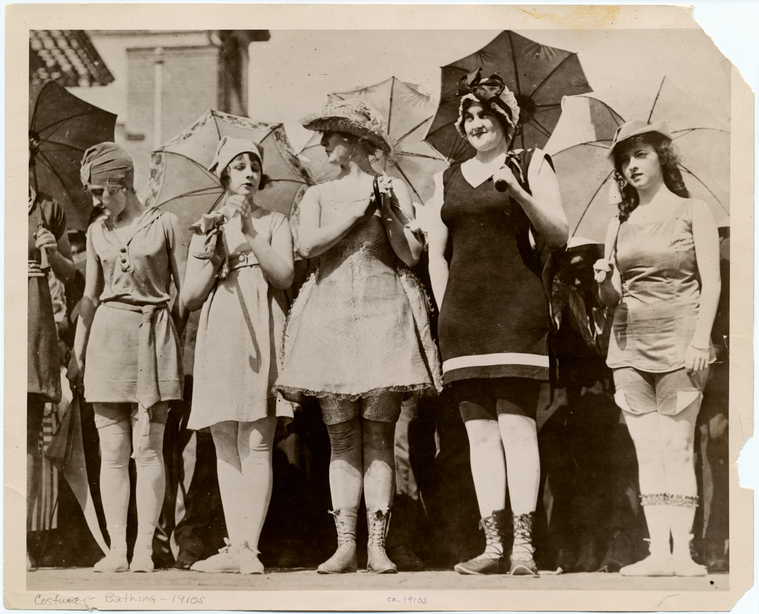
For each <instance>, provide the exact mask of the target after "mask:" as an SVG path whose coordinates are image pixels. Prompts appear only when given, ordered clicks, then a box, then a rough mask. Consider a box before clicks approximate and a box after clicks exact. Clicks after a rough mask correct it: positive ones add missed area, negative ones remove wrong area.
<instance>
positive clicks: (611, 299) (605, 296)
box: [593, 218, 622, 308]
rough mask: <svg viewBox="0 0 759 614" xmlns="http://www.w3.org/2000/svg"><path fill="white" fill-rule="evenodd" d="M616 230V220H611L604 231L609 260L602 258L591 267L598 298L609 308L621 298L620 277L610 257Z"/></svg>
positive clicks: (615, 304)
mask: <svg viewBox="0 0 759 614" xmlns="http://www.w3.org/2000/svg"><path fill="white" fill-rule="evenodd" d="M618 228H619V222H618V221H617V218H613V219H612V220H611V222H609V227H608V229H607V230H606V243H604V245H606V246H607V252H606V253H607V254H609V258H602V259H601V260H598V261H596V263H595V264H594V265H593V270H594V272H595V279H596V282H597V283H598V297H599V298H600V299H601V302H602V303H603V304H604V305H606V307H611V308H614V307H616V306H617V303H619V299H620V297H621V296H622V277H621V276H620V274H619V271H618V270H617V267H615V266H614V259H613V258H612V257H611V256H612V255H613V252H612V246H613V245H614V243H615V241H616V238H617V231H618Z"/></svg>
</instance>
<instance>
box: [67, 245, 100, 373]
mask: <svg viewBox="0 0 759 614" xmlns="http://www.w3.org/2000/svg"><path fill="white" fill-rule="evenodd" d="M89 239H90V237H88V241H87V268H86V273H87V274H86V277H85V284H84V296H82V300H81V301H80V303H79V319H78V321H77V325H76V335H75V337H74V358H75V359H76V362H77V364H78V365H79V371H80V372H81V373H84V358H85V356H86V353H87V343H88V342H89V339H90V329H91V327H92V320H93V319H94V317H95V311H96V310H97V307H98V305H99V303H100V300H99V299H100V295H101V293H102V292H103V287H104V286H105V280H104V278H103V269H102V268H101V266H100V261H99V260H98V257H97V255H96V254H95V251H94V249H93V248H92V241H91V240H89Z"/></svg>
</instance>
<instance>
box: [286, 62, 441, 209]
mask: <svg viewBox="0 0 759 614" xmlns="http://www.w3.org/2000/svg"><path fill="white" fill-rule="evenodd" d="M350 98H358V99H360V100H363V101H365V102H368V103H369V104H371V105H372V106H373V107H374V108H375V109H377V111H379V112H380V114H381V115H382V117H383V119H384V120H385V123H386V124H387V129H388V134H389V135H390V140H391V141H392V143H393V149H392V151H391V152H390V153H389V154H387V155H380V156H379V157H378V158H377V160H376V162H375V163H374V167H375V169H376V170H377V171H379V172H383V171H384V172H386V173H387V174H388V175H390V176H391V177H398V178H399V179H402V180H403V181H405V182H406V185H408V186H409V189H410V190H411V195H412V199H413V200H415V201H417V202H419V203H425V202H426V201H427V200H429V199H430V198H431V197H432V194H433V192H434V189H435V187H434V181H433V176H434V175H435V173H438V172H440V171H442V170H444V169H445V168H446V166H447V162H446V161H445V159H444V158H443V157H442V156H441V155H440V154H438V153H437V152H436V151H435V150H434V149H433V148H432V147H430V146H429V145H428V144H427V143H425V142H424V141H423V140H422V139H423V138H424V135H425V134H426V133H427V129H428V128H429V126H430V124H431V123H432V118H433V115H434V114H435V105H434V103H433V102H432V100H431V99H430V97H429V96H426V95H425V94H422V93H421V92H420V91H419V90H418V89H417V88H416V87H414V86H413V85H411V84H410V83H405V82H403V81H401V80H399V79H397V78H395V77H390V78H389V79H387V80H385V81H382V82H381V83H376V84H375V85H370V86H368V87H362V88H358V89H354V90H350V91H347V92H336V93H333V94H330V95H329V96H328V101H329V102H334V101H335V100H348V99H350ZM320 143H321V134H319V133H316V134H314V135H313V136H312V137H311V138H310V139H309V141H308V142H307V143H306V145H305V146H304V147H303V149H302V150H301V151H300V153H299V157H300V158H301V159H302V160H303V161H304V163H305V164H306V168H307V169H308V170H309V172H310V173H311V176H312V177H313V178H314V181H316V183H323V182H325V181H329V180H331V179H334V178H335V177H336V176H337V174H338V172H339V170H340V169H339V168H336V167H335V166H334V165H331V164H329V162H327V156H326V154H325V152H324V148H323V147H322V146H321V144H320Z"/></svg>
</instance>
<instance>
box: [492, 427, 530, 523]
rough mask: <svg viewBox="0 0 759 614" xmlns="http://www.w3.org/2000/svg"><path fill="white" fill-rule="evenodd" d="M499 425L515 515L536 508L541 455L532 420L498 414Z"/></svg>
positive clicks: (512, 509)
mask: <svg viewBox="0 0 759 614" xmlns="http://www.w3.org/2000/svg"><path fill="white" fill-rule="evenodd" d="M498 426H499V429H500V432H501V438H502V439H503V449H504V452H505V453H506V471H507V474H508V479H509V483H508V484H509V500H510V501H511V511H512V513H513V514H514V515H515V516H519V515H521V514H529V513H531V512H534V511H535V507H536V505H537V502H538V487H539V486H540V456H539V454H538V431H537V427H536V425H535V420H533V419H532V418H528V417H526V416H520V415H516V414H500V415H499V416H498Z"/></svg>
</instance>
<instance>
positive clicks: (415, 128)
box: [387, 117, 430, 143]
mask: <svg viewBox="0 0 759 614" xmlns="http://www.w3.org/2000/svg"><path fill="white" fill-rule="evenodd" d="M429 120H430V118H429V117H425V118H424V119H423V120H422V121H420V122H419V123H418V124H417V125H416V126H414V127H413V128H411V130H409V131H408V132H406V134H404V135H403V136H401V137H399V138H398V139H396V141H395V142H396V143H400V142H401V141H403V139H405V138H406V137H407V136H408V135H409V134H411V133H412V132H414V130H417V129H418V128H420V127H422V126H424V124H425V123H426V122H428V121H429ZM387 131H388V133H390V124H389V123H388V128H387Z"/></svg>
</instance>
